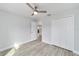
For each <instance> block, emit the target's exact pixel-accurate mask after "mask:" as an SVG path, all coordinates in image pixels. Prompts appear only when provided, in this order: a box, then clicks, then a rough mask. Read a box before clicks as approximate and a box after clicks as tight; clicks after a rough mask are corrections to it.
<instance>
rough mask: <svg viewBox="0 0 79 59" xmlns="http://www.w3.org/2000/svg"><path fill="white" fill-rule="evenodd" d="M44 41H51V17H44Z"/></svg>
mask: <svg viewBox="0 0 79 59" xmlns="http://www.w3.org/2000/svg"><path fill="white" fill-rule="evenodd" d="M42 41H43V42H46V43H48V42H49V41H51V19H49V18H45V19H42ZM49 43H50V42H49Z"/></svg>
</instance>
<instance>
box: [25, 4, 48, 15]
mask: <svg viewBox="0 0 79 59" xmlns="http://www.w3.org/2000/svg"><path fill="white" fill-rule="evenodd" d="M26 5H28V6H29V7H30V8H31V9H32V10H33V13H32V16H33V15H37V14H38V13H47V11H43V10H39V9H38V7H37V6H34V7H33V6H31V4H30V3H26Z"/></svg>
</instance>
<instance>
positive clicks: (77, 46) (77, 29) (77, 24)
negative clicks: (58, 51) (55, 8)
mask: <svg viewBox="0 0 79 59" xmlns="http://www.w3.org/2000/svg"><path fill="white" fill-rule="evenodd" d="M74 52H76V53H78V54H79V13H76V14H75V18H74Z"/></svg>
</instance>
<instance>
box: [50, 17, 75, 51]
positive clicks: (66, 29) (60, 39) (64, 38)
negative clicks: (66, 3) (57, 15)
mask: <svg viewBox="0 0 79 59" xmlns="http://www.w3.org/2000/svg"><path fill="white" fill-rule="evenodd" d="M51 43H52V44H54V45H57V46H60V47H63V48H66V49H69V50H73V49H74V18H73V17H67V18H62V19H58V20H53V21H52V39H51Z"/></svg>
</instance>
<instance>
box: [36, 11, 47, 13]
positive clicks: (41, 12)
mask: <svg viewBox="0 0 79 59" xmlns="http://www.w3.org/2000/svg"><path fill="white" fill-rule="evenodd" d="M38 13H47V11H38Z"/></svg>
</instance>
